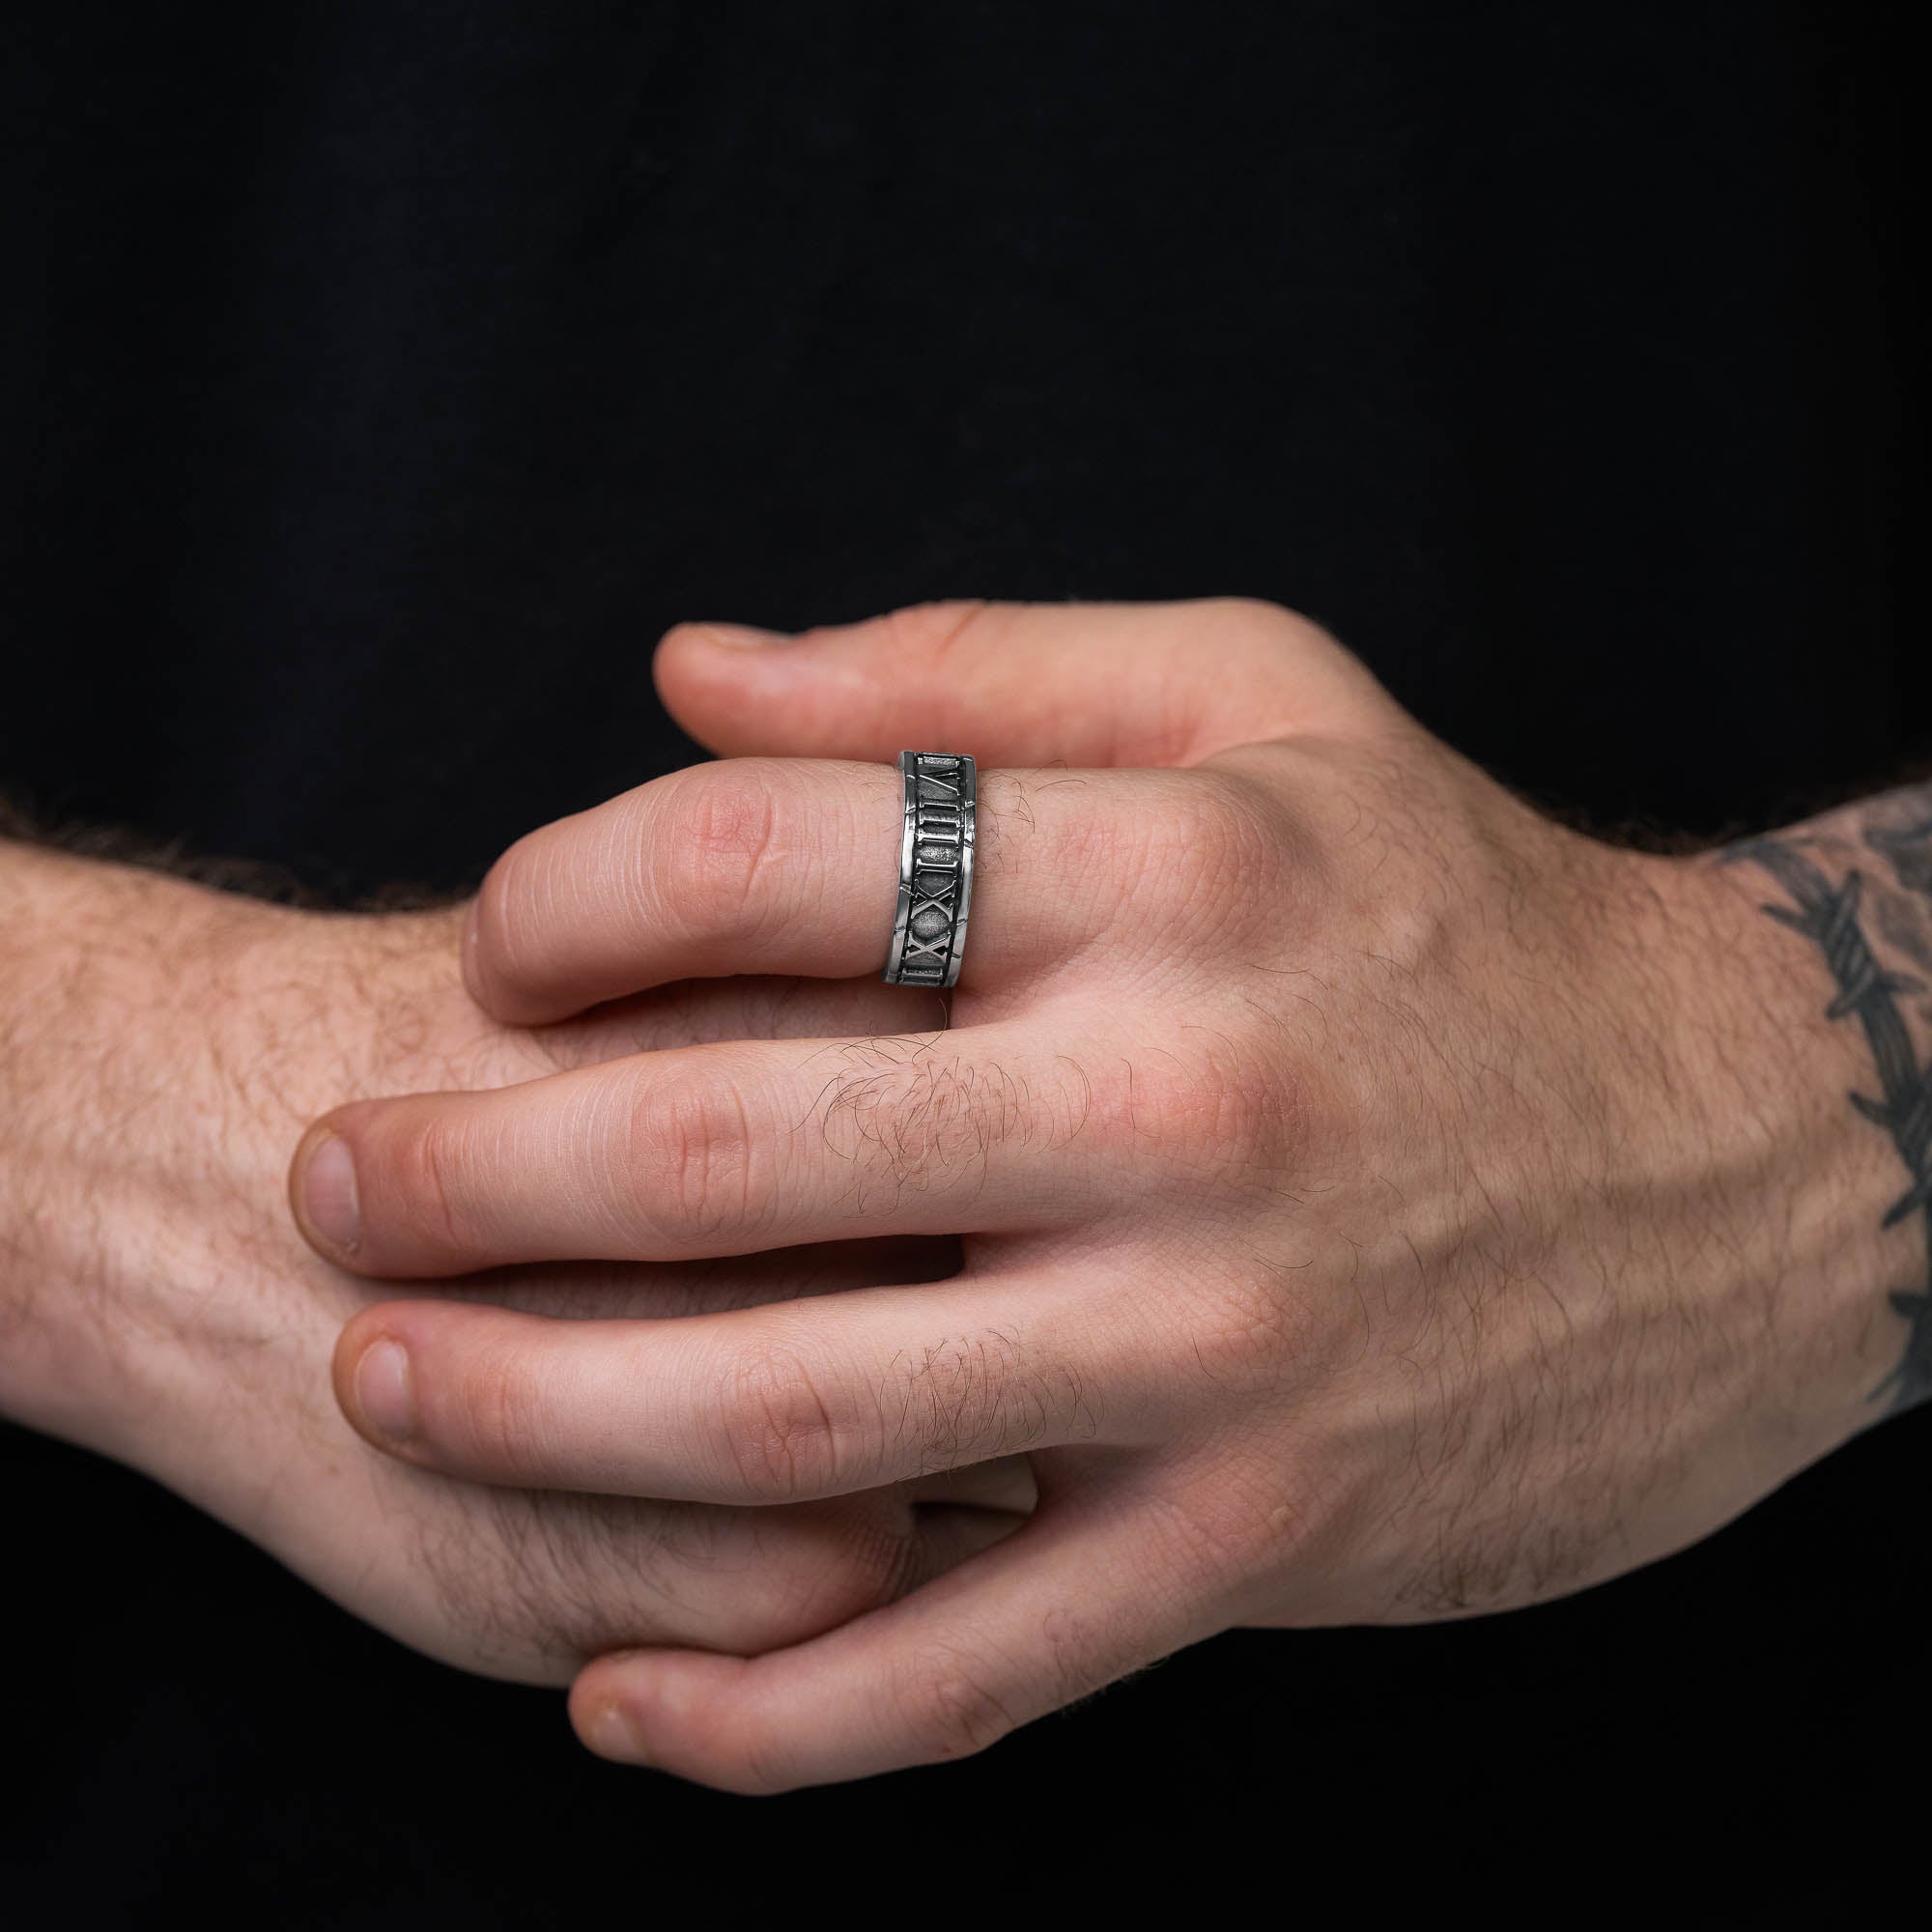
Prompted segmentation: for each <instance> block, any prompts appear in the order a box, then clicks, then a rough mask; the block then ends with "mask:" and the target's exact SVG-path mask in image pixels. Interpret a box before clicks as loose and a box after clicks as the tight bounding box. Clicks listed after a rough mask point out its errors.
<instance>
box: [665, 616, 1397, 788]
mask: <svg viewBox="0 0 1932 1932" xmlns="http://www.w3.org/2000/svg"><path fill="white" fill-rule="evenodd" d="M656 675H657V682H658V690H659V693H660V694H661V695H662V696H663V698H664V701H665V704H666V706H667V707H668V710H669V711H670V713H671V715H672V717H674V718H675V719H676V720H677V721H678V723H679V724H680V725H683V726H684V728H685V729H686V730H687V731H689V732H690V733H691V734H692V736H693V737H695V738H696V739H697V740H698V742H699V743H700V744H703V745H706V746H709V747H710V749H711V750H713V751H714V752H718V753H723V754H724V755H725V756H739V755H745V754H763V755H777V756H785V757H811V758H860V759H867V760H890V759H892V758H895V757H896V756H897V755H898V753H900V752H901V751H903V750H905V749H906V748H908V747H913V748H916V749H917V748H923V749H927V750H941V751H944V750H948V749H956V750H960V751H968V752H971V753H973V754H974V755H975V756H976V757H977V758H978V759H979V760H980V763H981V764H998V765H1023V766H1041V765H1052V764H1066V765H1073V766H1083V767H1094V766H1104V765H1186V764H1192V763H1195V762H1196V761H1198V760H1199V759H1202V758H1205V757H1208V756H1210V755H1211V754H1212V753H1215V752H1218V751H1223V750H1225V749H1226V748H1227V747H1229V746H1231V745H1240V744H1250V743H1253V742H1255V741H1257V740H1260V739H1264V738H1271V737H1278V736H1281V735H1283V734H1285V733H1287V732H1289V731H1296V730H1304V731H1305V730H1311V729H1316V730H1320V729H1323V728H1334V727H1337V726H1340V725H1344V724H1347V723H1349V722H1351V721H1359V720H1360V718H1361V716H1362V713H1363V709H1364V707H1365V706H1369V707H1372V708H1373V707H1381V708H1389V700H1388V698H1386V697H1385V696H1382V694H1381V691H1380V688H1379V687H1378V685H1377V684H1376V682H1375V680H1374V679H1373V678H1372V677H1371V676H1370V675H1369V673H1368V671H1367V670H1366V669H1364V668H1363V667H1362V666H1361V665H1360V664H1359V663H1358V662H1357V661H1356V660H1355V659H1354V658H1353V657H1351V656H1350V654H1349V653H1348V652H1347V651H1345V650H1343V649H1342V647H1341V646H1340V645H1339V644H1337V643H1336V642H1335V641H1334V639H1331V638H1330V637H1328V636H1327V634H1326V633H1325V632H1323V631H1321V630H1320V629H1318V628H1317V627H1316V626H1315V625H1313V624H1311V623H1309V622H1307V621H1306V620H1305V619H1304V618H1300V617H1296V616H1294V615H1293V614H1292V613H1291V612H1290V611H1284V610H1282V609H1280V608H1279V607H1278V606H1276V605H1272V604H1262V603H1256V602H1253V601H1251V600H1249V599H1245V598H1210V599H1205V600H1203V601H1201V602H1198V603H1189V604H977V603H954V604H923V605H920V606H918V607H916V608H914V609H912V610H907V611H894V612H893V613H892V614H891V615H889V616H884V617H873V618H870V619H868V620H867V622H865V623H861V624H841V625H835V626H828V627H825V628H822V629H818V630H812V631H808V632H806V633H804V634H803V635H802V636H800V637H797V638H781V637H776V636H774V635H773V634H771V633H769V632H763V631H747V630H743V629H741V628H739V627H737V626H735V625H726V624H681V625H679V626H678V627H677V628H676V629H675V630H673V631H672V632H671V633H670V634H669V635H668V637H667V638H666V639H665V640H664V642H663V643H662V644H660V645H659V646H658V655H657V664H656Z"/></svg>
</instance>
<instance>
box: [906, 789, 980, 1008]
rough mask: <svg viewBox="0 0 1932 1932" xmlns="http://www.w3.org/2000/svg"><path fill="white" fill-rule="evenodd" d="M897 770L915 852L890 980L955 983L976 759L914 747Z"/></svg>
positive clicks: (966, 885)
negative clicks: (925, 750) (915, 748)
mask: <svg viewBox="0 0 1932 1932" xmlns="http://www.w3.org/2000/svg"><path fill="white" fill-rule="evenodd" d="M899 773H900V779H901V781H902V785H903V789H904V793H905V812H906V819H907V830H908V831H909V833H910V835H911V838H910V846H911V851H910V865H909V867H908V873H909V875H908V876H906V877H904V878H902V879H901V880H900V882H899V915H898V921H897V923H896V925H895V930H894V945H893V954H892V958H891V959H890V961H889V962H888V964H887V968H886V978H887V979H888V980H899V981H901V982H904V983H910V984H915V985H932V986H942V985H943V986H950V985H951V984H952V981H953V980H954V979H956V978H957V976H958V970H959V962H958V958H957V950H958V944H959V937H960V934H961V932H962V930H963V928H964V925H965V912H966V900H967V895H968V893H969V892H970V890H971V881H972V871H971V853H972V843H973V819H974V807H975V803H976V792H977V785H976V782H975V774H974V770H973V761H972V760H971V759H970V758H968V757H965V756H963V755H955V754H953V753H948V752H909V753H906V754H905V755H904V756H903V757H902V758H901V759H900V760H899Z"/></svg>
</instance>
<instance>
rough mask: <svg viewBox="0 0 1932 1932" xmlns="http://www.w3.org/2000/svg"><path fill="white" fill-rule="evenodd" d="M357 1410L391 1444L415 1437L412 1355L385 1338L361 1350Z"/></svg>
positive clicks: (357, 1376) (356, 1374) (401, 1346)
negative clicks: (411, 1372) (411, 1377)
mask: <svg viewBox="0 0 1932 1932" xmlns="http://www.w3.org/2000/svg"><path fill="white" fill-rule="evenodd" d="M355 1406H356V1407H357V1408H358V1409H359V1410H361V1412H362V1420H363V1421H364V1422H366V1423H367V1424H368V1425H369V1427H370V1428H371V1429H373V1430H374V1431H375V1432H376V1434H377V1435H381V1436H383V1437H384V1438H385V1439H386V1440H388V1441H390V1442H407V1441H408V1440H409V1439H410V1437H411V1436H412V1435H414V1434H415V1433H416V1399H415V1390H414V1388H413V1386H412V1383H411V1380H410V1357H409V1351H408V1350H406V1349H405V1348H404V1347H403V1345H402V1344H401V1343H400V1342H392V1341H389V1340H387V1339H386V1338H385V1339H384V1340H383V1341H381V1342H376V1343H372V1344H371V1345H370V1346H369V1347H368V1348H366V1349H364V1350H362V1359H361V1360H360V1361H359V1362H357V1363H356V1364H355Z"/></svg>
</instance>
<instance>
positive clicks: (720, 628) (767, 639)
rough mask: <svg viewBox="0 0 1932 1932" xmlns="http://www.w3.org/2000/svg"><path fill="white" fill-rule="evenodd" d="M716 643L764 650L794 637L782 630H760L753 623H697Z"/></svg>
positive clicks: (738, 649) (742, 649)
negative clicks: (788, 635)
mask: <svg viewBox="0 0 1932 1932" xmlns="http://www.w3.org/2000/svg"><path fill="white" fill-rule="evenodd" d="M692 628H693V629H694V630H698V631H702V632H703V633H704V635H705V636H706V637H707V638H709V639H711V640H712V641H713V642H714V643H720V644H729V645H730V646H731V648H732V649H733V650H735V651H753V650H764V649H765V648H767V647H768V646H769V645H772V644H788V643H791V642H792V641H793V639H791V638H789V637H787V636H786V635H785V633H784V632H782V631H760V630H758V629H757V628H756V627H755V626H754V625H752V624H696V625H694V626H693V627H692Z"/></svg>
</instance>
